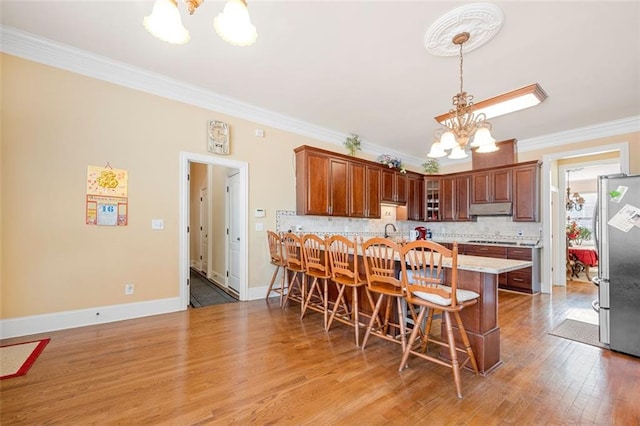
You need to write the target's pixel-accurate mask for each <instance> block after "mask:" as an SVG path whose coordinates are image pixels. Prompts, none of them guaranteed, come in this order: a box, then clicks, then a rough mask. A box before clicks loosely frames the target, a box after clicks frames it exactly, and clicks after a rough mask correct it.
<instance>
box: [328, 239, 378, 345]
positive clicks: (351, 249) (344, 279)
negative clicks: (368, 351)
mask: <svg viewBox="0 0 640 426" xmlns="http://www.w3.org/2000/svg"><path fill="white" fill-rule="evenodd" d="M327 249H328V251H329V263H330V265H331V280H332V281H333V282H334V283H335V284H336V286H337V288H338V296H337V298H336V300H335V303H334V305H333V309H330V310H331V317H330V318H329V322H328V323H327V331H328V330H329V329H331V324H333V321H334V320H337V321H339V322H341V323H343V324H347V325H350V326H352V327H353V328H354V330H355V338H356V346H359V345H360V328H364V327H366V323H362V322H361V321H360V309H359V306H358V299H359V297H358V291H359V289H364V293H365V294H366V296H367V300H368V301H369V306H370V307H371V312H373V311H374V309H375V304H374V302H373V297H372V296H371V292H369V288H367V277H366V276H364V275H361V273H360V271H359V270H358V243H357V242H356V241H355V240H354V241H351V240H349V239H348V238H346V237H343V236H342V235H334V236H332V237H331V238H329V240H328V241H327ZM347 287H349V288H351V307H349V304H348V303H347V301H346V298H345V292H346V288H347Z"/></svg>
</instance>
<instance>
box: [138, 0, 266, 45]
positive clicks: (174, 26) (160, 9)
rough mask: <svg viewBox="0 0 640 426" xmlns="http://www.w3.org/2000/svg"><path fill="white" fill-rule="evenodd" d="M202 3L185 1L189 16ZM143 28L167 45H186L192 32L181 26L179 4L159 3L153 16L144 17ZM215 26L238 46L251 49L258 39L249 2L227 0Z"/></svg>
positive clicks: (170, 0)
mask: <svg viewBox="0 0 640 426" xmlns="http://www.w3.org/2000/svg"><path fill="white" fill-rule="evenodd" d="M203 2H204V0H184V3H185V4H186V5H187V9H188V10H189V14H190V15H193V13H194V12H195V10H196V9H197V8H198V6H200V5H201V4H202V3H203ZM143 24H144V27H145V28H146V29H147V31H149V33H151V34H152V35H153V36H154V37H156V38H159V39H160V40H162V41H166V42H168V43H172V44H185V43H187V42H188V41H189V39H190V36H189V31H187V29H186V28H185V27H184V26H183V25H182V19H181V18H180V11H179V10H178V2H177V0H156V1H155V3H154V5H153V10H152V12H151V15H149V16H145V18H144V20H143ZM213 26H214V28H215V30H216V33H218V35H219V36H220V37H221V38H222V39H223V40H224V41H226V42H227V43H230V44H233V45H235V46H250V45H252V44H253V43H254V42H255V41H256V39H257V37H258V34H257V32H256V27H255V26H254V25H253V24H252V23H251V18H250V17H249V9H248V8H247V2H246V0H228V1H227V3H226V4H225V6H224V9H223V12H222V13H220V14H219V15H218V16H217V17H216V18H215V19H214V21H213Z"/></svg>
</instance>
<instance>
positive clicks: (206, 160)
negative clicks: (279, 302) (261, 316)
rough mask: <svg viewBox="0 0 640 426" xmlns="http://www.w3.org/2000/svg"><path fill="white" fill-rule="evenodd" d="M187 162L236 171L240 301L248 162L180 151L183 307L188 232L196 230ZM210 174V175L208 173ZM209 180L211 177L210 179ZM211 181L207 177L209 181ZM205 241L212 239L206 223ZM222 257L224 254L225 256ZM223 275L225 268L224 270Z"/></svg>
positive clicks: (243, 295) (244, 279)
mask: <svg viewBox="0 0 640 426" xmlns="http://www.w3.org/2000/svg"><path fill="white" fill-rule="evenodd" d="M191 163H201V164H204V165H207V166H213V169H215V168H216V166H217V167H218V168H220V169H235V170H236V171H237V172H236V173H235V174H236V175H237V187H236V197H237V200H236V201H237V202H236V207H237V211H235V212H234V214H233V217H234V219H235V221H236V223H237V225H236V234H237V238H239V240H238V244H237V247H236V249H237V273H236V275H237V292H238V295H239V299H240V300H247V295H248V264H249V263H248V246H247V243H246V234H247V230H248V210H247V209H248V168H249V166H248V163H246V162H241V161H235V160H229V159H225V158H219V157H213V156H208V155H202V154H194V153H188V152H181V153H180V177H181V178H180V188H179V194H180V215H179V232H178V234H179V274H180V275H179V295H180V300H181V304H182V306H183V307H185V308H186V307H187V306H188V305H189V299H190V298H189V293H190V292H189V287H188V286H189V275H190V266H191V265H190V263H191V262H190V250H191V247H190V246H191V242H190V241H191V239H190V235H191V232H199V230H196V229H190V225H189V223H190V190H191V187H190V182H189V178H190V176H189V171H190V168H191ZM210 175H213V173H211V174H210ZM211 179H212V178H211ZM210 181H211V180H210ZM212 190H213V188H212V187H211V186H208V197H209V199H212V197H213V193H212ZM212 210H213V209H209V214H208V216H209V217H211V216H212V215H213V212H212ZM225 216H226V214H225V208H224V207H222V214H220V215H219V217H221V218H224V217H225ZM211 223H212V221H211V220H209V222H208V224H209V225H211ZM208 231H209V235H208V240H209V248H210V247H211V240H212V239H213V235H212V232H213V226H208ZM211 251H212V250H208V251H207V256H208V259H207V265H208V267H209V268H210V267H211V266H210V265H211V261H210V260H211ZM225 257H226V256H225ZM225 275H226V271H225Z"/></svg>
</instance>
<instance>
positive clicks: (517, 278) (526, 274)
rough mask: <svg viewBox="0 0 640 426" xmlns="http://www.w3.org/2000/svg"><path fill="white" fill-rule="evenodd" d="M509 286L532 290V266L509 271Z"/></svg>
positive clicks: (507, 284) (507, 283)
mask: <svg viewBox="0 0 640 426" xmlns="http://www.w3.org/2000/svg"><path fill="white" fill-rule="evenodd" d="M505 285H506V286H507V287H515V288H521V289H523V290H528V291H529V292H531V268H526V269H519V270H517V271H511V272H507V282H506V283H505Z"/></svg>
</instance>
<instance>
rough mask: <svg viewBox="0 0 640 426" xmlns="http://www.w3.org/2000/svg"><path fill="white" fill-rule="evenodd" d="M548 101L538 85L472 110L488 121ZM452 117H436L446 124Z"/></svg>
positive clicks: (517, 90) (473, 107) (478, 104)
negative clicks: (481, 114)
mask: <svg viewBox="0 0 640 426" xmlns="http://www.w3.org/2000/svg"><path fill="white" fill-rule="evenodd" d="M545 99H547V93H546V92H545V91H544V89H543V88H542V87H541V86H540V85H539V84H538V83H534V84H530V85H528V86H525V87H521V88H520V89H516V90H512V91H511V92H507V93H503V94H502V95H498V96H495V97H493V98H490V99H485V100H484V101H480V102H478V103H476V104H473V106H472V107H471V109H472V110H473V112H475V113H476V114H480V113H483V114H484V115H485V117H486V119H487V120H488V119H490V118H494V117H499V116H501V115H505V114H509V113H512V112H516V111H520V110H523V109H526V108H531V107H534V106H536V105H538V104H540V103H542V102H543V101H544V100H545ZM450 117H451V112H447V113H446V114H442V115H439V116H437V117H436V121H437V122H439V123H440V124H444V123H445V122H446V121H447V119H449V118H450Z"/></svg>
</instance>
